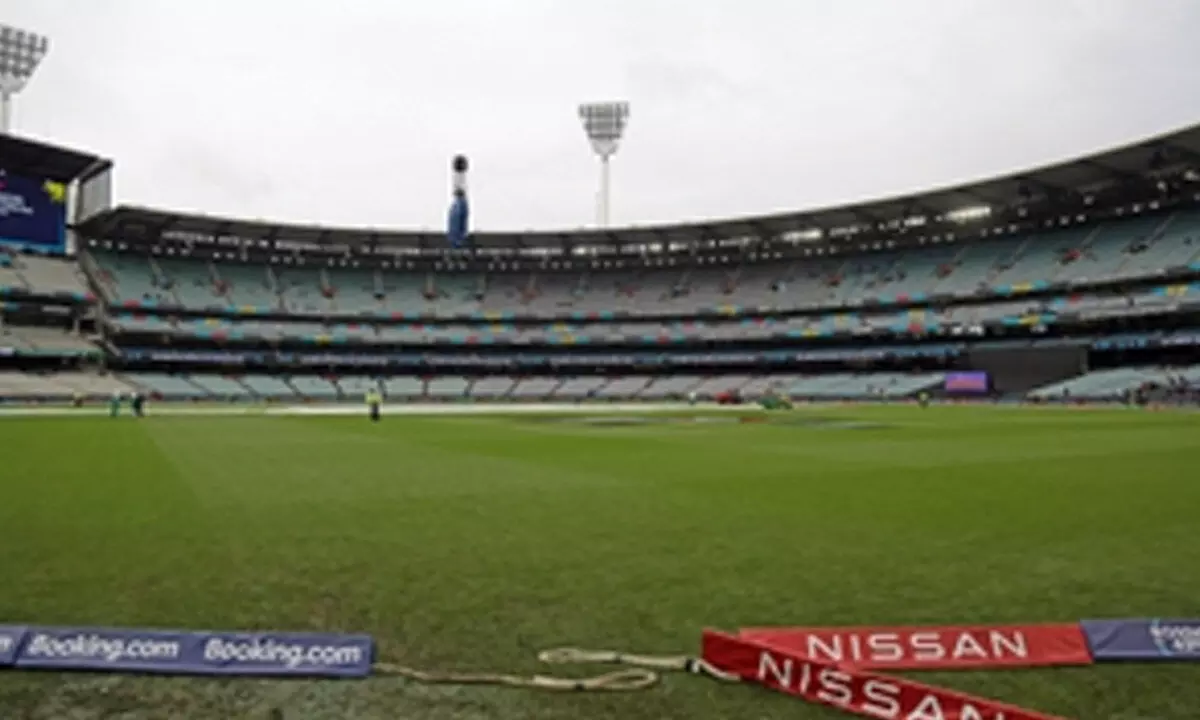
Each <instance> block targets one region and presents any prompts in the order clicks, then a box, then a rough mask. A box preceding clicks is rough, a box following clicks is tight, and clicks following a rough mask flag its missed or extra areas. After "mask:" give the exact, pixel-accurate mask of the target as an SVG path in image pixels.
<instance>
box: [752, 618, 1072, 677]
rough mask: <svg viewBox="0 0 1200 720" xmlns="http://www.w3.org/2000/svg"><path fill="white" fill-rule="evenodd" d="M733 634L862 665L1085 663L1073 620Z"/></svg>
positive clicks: (779, 629) (947, 666) (935, 666)
mask: <svg viewBox="0 0 1200 720" xmlns="http://www.w3.org/2000/svg"><path fill="white" fill-rule="evenodd" d="M738 637H742V638H746V639H749V640H754V641H755V642H757V643H760V644H762V645H767V646H769V647H773V648H778V649H781V650H789V651H793V652H795V653H797V654H799V655H802V656H804V657H807V658H811V659H813V660H819V661H823V662H830V663H834V664H837V665H841V666H843V667H855V668H860V669H862V670H955V669H975V670H978V669H983V668H1014V667H1045V666H1049V665H1090V664H1091V663H1092V655H1091V652H1090V651H1089V650H1088V644H1087V640H1086V639H1085V638H1084V634H1083V629H1082V628H1081V627H1080V626H1079V625H1078V624H1067V623H1064V624H1042V625H961V626H940V627H920V626H910V627H811V628H805V627H776V628H747V629H743V630H740V631H739V632H738Z"/></svg>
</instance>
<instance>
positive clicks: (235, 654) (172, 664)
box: [0, 626, 374, 677]
mask: <svg viewBox="0 0 1200 720" xmlns="http://www.w3.org/2000/svg"><path fill="white" fill-rule="evenodd" d="M373 654H374V642H373V641H372V640H371V638H370V637H368V636H366V635H333V634H326V633H280V632H219V631H218V632H194V631H185V630H147V629H118V628H67V627H17V626H0V666H9V667H16V668H29V669H44V670H91V671H98V672H139V673H160V674H169V675H251V676H297V677H365V676H367V675H369V674H370V673H371V662H372V660H373Z"/></svg>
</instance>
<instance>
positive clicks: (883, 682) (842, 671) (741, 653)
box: [702, 631, 1061, 720]
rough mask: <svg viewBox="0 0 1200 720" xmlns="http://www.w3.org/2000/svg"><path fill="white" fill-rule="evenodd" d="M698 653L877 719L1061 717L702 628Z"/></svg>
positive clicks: (746, 676)
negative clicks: (700, 649)
mask: <svg viewBox="0 0 1200 720" xmlns="http://www.w3.org/2000/svg"><path fill="white" fill-rule="evenodd" d="M702 647H703V658H704V660H705V661H707V662H708V663H711V664H712V665H713V666H715V667H716V668H718V669H719V670H722V671H724V672H727V673H731V674H733V675H736V676H738V677H739V678H741V680H742V681H743V682H748V683H753V684H755V685H761V686H763V687H767V688H770V689H772V690H776V691H778V692H782V693H786V694H788V695H793V696H795V697H799V698H802V699H804V700H806V701H808V702H812V703H817V704H820V705H825V706H828V707H832V708H836V709H838V710H842V711H844V712H848V713H853V714H855V715H860V716H863V717H868V718H876V719H877V720H1061V719H1059V718H1056V717H1055V716H1052V715H1046V714H1043V713H1040V712H1036V711H1033V710H1026V709H1023V708H1019V707H1016V706H1013V705H1008V704H1006V703H1002V702H998V701H996V700H990V699H987V698H980V697H975V696H971V695H967V694H965V693H960V692H957V691H953V690H946V689H943V688H938V687H934V686H932V685H925V684H923V683H918V682H914V681H912V680H908V679H905V678H901V677H893V676H887V675H877V674H873V673H871V672H868V671H866V670H862V669H858V668H854V667H850V666H846V665H840V664H838V663H835V662H829V661H826V660H818V659H815V658H811V657H808V656H806V655H804V654H803V653H800V652H797V651H795V650H787V649H782V648H772V647H769V646H767V645H763V644H760V643H758V642H756V641H754V640H751V639H749V638H742V637H736V636H733V635H726V634H723V633H718V632H711V631H706V632H705V633H704V637H703V642H702Z"/></svg>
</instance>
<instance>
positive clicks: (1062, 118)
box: [4, 0, 1200, 229]
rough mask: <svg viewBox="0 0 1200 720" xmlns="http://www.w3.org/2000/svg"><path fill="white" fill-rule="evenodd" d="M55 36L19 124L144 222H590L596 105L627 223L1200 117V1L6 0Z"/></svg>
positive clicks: (979, 166) (864, 188) (948, 173)
mask: <svg viewBox="0 0 1200 720" xmlns="http://www.w3.org/2000/svg"><path fill="white" fill-rule="evenodd" d="M4 5H5V21H6V22H10V23H13V24H17V25H20V26H26V27H29V28H30V29H33V30H38V31H41V32H45V33H47V34H49V35H50V36H51V37H52V49H51V54H50V56H49V57H48V59H47V62H46V65H45V67H44V68H42V69H41V70H40V71H39V74H38V76H37V77H35V78H34V81H33V83H31V85H30V87H29V88H28V91H27V92H26V93H25V94H24V95H23V96H22V97H21V98H19V101H18V108H17V109H18V112H17V120H18V127H19V129H21V130H22V131H25V132H28V133H30V134H33V135H36V136H40V137H48V138H51V139H53V140H56V141H59V142H62V143H65V144H69V145H80V146H83V147H86V148H88V149H91V150H95V151H98V152H101V153H105V154H109V155H111V156H113V157H115V158H116V160H117V163H118V165H117V172H118V176H117V180H118V188H119V192H120V198H121V199H122V200H127V201H134V202H138V203H142V204H162V205H168V206H171V205H176V206H180V207H187V208H196V209H201V208H203V209H207V210H209V211H211V212H225V213H231V214H237V215H246V216H262V217H269V218H297V219H303V220H307V221H323V222H331V223H344V224H354V225H388V226H401V227H404V226H408V227H420V226H425V227H431V228H437V227H440V226H442V225H443V223H444V217H445V210H446V205H447V200H448V182H449V178H448V161H449V157H450V156H451V155H452V154H453V153H455V152H460V151H461V152H467V153H469V154H470V155H471V156H472V158H473V160H474V167H473V170H472V202H473V208H474V217H475V219H476V222H477V226H478V227H481V228H491V229H524V228H531V227H536V228H545V227H576V226H580V225H583V224H586V223H589V222H591V220H592V218H593V207H594V205H593V202H594V193H595V187H596V165H595V162H594V159H593V158H592V157H591V153H590V150H589V149H588V146H587V143H586V141H585V139H584V137H583V133H582V130H581V129H580V127H579V122H578V120H577V119H576V117H575V106H576V104H577V103H579V102H581V101H586V100H593V99H609V98H612V99H628V100H630V101H631V103H632V105H633V118H632V121H631V124H630V127H629V130H628V134H627V138H626V141H625V142H624V144H623V148H622V150H621V152H620V154H619V155H618V157H617V158H616V160H615V163H614V166H613V172H614V220H615V221H616V222H621V223H641V224H645V223H650V222H665V221H671V220H677V219H683V218H706V217H708V218H711V217H719V216H728V215H745V214H751V213H759V212H769V211H778V210H786V209H795V208H801V207H808V206H816V205H826V204H831V203H836V202H845V201H851V200H856V199H861V198H864V197H872V196H879V195H882V194H888V193H896V192H907V191H912V190H915V189H919V188H927V187H930V186H934V185H941V184H945V183H949V182H956V181H960V180H964V179H968V178H976V177H981V176H986V175H990V174H994V173H998V172H1006V171H1011V170H1016V169H1019V168H1022V167H1028V166H1030V165H1035V164H1040V163H1042V162H1046V161H1050V160H1058V159H1062V158H1065V157H1069V156H1072V155H1076V154H1079V153H1083V152H1089V151H1093V150H1098V149H1101V148H1103V147H1105V146H1108V145H1112V144H1117V143H1120V142H1124V141H1127V140H1131V139H1134V138H1136V137H1141V136H1145V135H1148V134H1152V133H1157V132H1160V131H1163V130H1167V129H1170V128H1174V127H1177V126H1180V125H1184V124H1188V123H1189V122H1192V121H1195V120H1200V95H1198V94H1197V93H1196V92H1194V88H1195V80H1194V78H1193V74H1194V72H1193V68H1195V67H1197V66H1200V44H1197V43H1196V42H1195V41H1194V37H1193V35H1194V29H1195V28H1197V27H1200V4H1197V3H1195V2H1194V1H1193V0H1156V1H1155V2H1154V3H1152V4H1147V3H1145V2H1144V1H1139V0H1054V1H1053V2H1048V1H1047V0H906V2H902V3H901V2H895V0H855V2H845V1H831V0H790V1H788V2H784V1H783V0H610V2H608V3H603V4H596V5H586V4H583V3H578V2H574V1H573V0H508V1H507V2H497V1H496V0H457V1H456V2H454V3H397V2H392V1H391V0H355V2H352V3H333V2H327V1H325V0H293V1H292V2H289V3H287V10H286V12H281V10H280V7H281V6H280V4H279V3H278V2H274V1H273V0H257V1H255V0H206V2H203V3H180V2H165V1H164V0H88V2H86V3H82V2H77V1H75V0H7V1H6V2H5V3H4Z"/></svg>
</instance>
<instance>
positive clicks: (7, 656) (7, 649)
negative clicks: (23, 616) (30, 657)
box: [0, 625, 25, 667]
mask: <svg viewBox="0 0 1200 720" xmlns="http://www.w3.org/2000/svg"><path fill="white" fill-rule="evenodd" d="M24 638H25V628H23V627H15V626H12V625H0V667H11V666H12V664H13V663H14V662H16V659H17V649H18V648H19V647H20V646H21V640H23V639H24Z"/></svg>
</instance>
